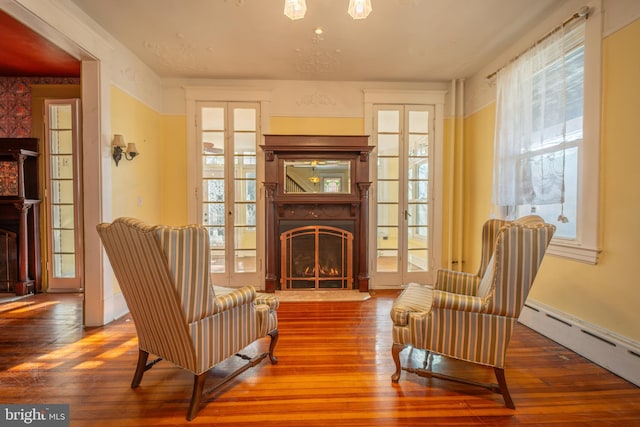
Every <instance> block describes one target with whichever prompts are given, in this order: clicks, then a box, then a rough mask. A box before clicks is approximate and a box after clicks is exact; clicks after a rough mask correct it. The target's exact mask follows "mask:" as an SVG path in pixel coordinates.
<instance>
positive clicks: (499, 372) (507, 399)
mask: <svg viewBox="0 0 640 427" xmlns="http://www.w3.org/2000/svg"><path fill="white" fill-rule="evenodd" d="M493 370H494V372H495V373H496V379H497V380H498V385H499V386H500V392H501V393H502V398H503V399H504V403H505V406H506V407H507V408H509V409H516V405H514V404H513V399H511V394H510V393H509V389H508V388H507V379H506V378H505V376H504V369H503V368H496V367H494V368H493Z"/></svg>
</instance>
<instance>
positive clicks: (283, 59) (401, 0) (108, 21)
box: [73, 0, 565, 82]
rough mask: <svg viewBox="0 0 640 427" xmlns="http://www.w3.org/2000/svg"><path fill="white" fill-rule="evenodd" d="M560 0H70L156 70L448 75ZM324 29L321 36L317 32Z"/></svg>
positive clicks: (473, 65)
mask: <svg viewBox="0 0 640 427" xmlns="http://www.w3.org/2000/svg"><path fill="white" fill-rule="evenodd" d="M564 1H565V0H372V3H373V12H371V14H370V15H369V17H368V18H367V19H365V20H358V21H355V20H353V19H352V18H351V17H350V16H349V15H348V14H347V5H348V0H307V8H308V10H307V15H306V16H305V18H304V19H301V20H297V21H291V20H289V19H288V18H287V17H285V16H284V15H283V6H284V0H188V1H186V0H73V2H74V3H75V4H77V5H78V6H79V7H80V8H81V9H83V10H84V12H85V13H87V14H88V15H89V16H90V17H92V18H93V19H94V20H95V21H97V22H98V23H99V24H100V25H101V26H102V27H104V29H106V30H107V31H108V32H109V33H111V34H112V35H113V36H114V37H115V38H116V39H118V40H119V41H120V42H121V43H122V44H124V45H125V46H127V47H128V48H129V49H130V50H131V51H132V52H133V53H135V54H136V55H137V56H138V57H139V58H140V59H141V60H142V61H144V62H145V63H146V64H147V65H148V66H149V67H151V68H152V69H153V70H154V71H155V72H156V73H157V74H158V75H159V76H161V77H175V78H215V79H227V78H233V79H281V80H335V81H349V80H358V81H415V82H418V81H419V82H425V81H449V80H451V79H454V78H466V77H469V76H471V75H473V74H474V73H475V72H476V71H478V70H479V69H481V68H482V67H483V66H485V65H487V64H488V63H489V62H490V61H491V60H492V59H494V58H495V57H496V56H497V55H498V54H499V53H500V52H501V50H503V49H505V48H506V47H507V46H509V45H510V44H511V43H512V42H513V40H514V39H517V38H518V37H519V36H520V35H522V34H524V33H526V32H527V31H528V30H530V29H531V28H532V27H533V26H534V25H535V23H536V22H539V21H540V20H541V19H543V18H544V16H545V15H547V14H549V13H550V12H551V11H553V10H555V9H557V8H559V7H561V6H562V4H563V3H564ZM316 27H321V28H322V29H323V30H324V34H323V35H322V36H321V37H320V38H318V37H316V36H315V35H314V29H315V28H316Z"/></svg>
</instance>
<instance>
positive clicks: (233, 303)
mask: <svg viewBox="0 0 640 427" xmlns="http://www.w3.org/2000/svg"><path fill="white" fill-rule="evenodd" d="M213 289H214V293H215V298H214V300H215V305H216V310H215V313H220V312H222V311H226V310H229V309H231V308H234V307H238V306H240V305H244V304H249V303H253V301H254V300H255V298H256V290H255V288H254V287H253V286H243V287H242V288H237V289H234V288H223V287H220V286H214V287H213Z"/></svg>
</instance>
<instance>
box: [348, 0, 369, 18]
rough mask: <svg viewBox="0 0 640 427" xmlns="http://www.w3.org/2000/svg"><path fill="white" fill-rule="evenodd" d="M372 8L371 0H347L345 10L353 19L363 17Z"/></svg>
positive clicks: (367, 14)
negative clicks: (347, 3) (347, 4)
mask: <svg viewBox="0 0 640 427" xmlns="http://www.w3.org/2000/svg"><path fill="white" fill-rule="evenodd" d="M372 10H373V9H372V8H371V0H349V8H348V9H347V12H348V13H349V15H351V17H352V18H353V19H364V18H366V17H367V16H369V14H370V13H371V11H372Z"/></svg>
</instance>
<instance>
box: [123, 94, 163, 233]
mask: <svg viewBox="0 0 640 427" xmlns="http://www.w3.org/2000/svg"><path fill="white" fill-rule="evenodd" d="M160 119H161V116H160V114H159V113H157V112H155V111H153V110H152V109H150V108H149V107H147V106H145V105H144V104H143V103H141V102H140V101H138V100H136V99H135V98H132V97H131V96H129V95H128V94H126V93H125V92H123V91H121V90H120V89H118V88H116V87H112V88H111V130H112V132H113V134H122V135H124V138H125V141H126V142H127V143H129V142H134V143H135V144H136V146H137V148H138V151H139V152H140V155H139V156H138V157H136V158H135V159H133V160H132V161H128V160H125V159H124V158H123V159H122V160H121V161H120V163H119V164H118V166H117V167H116V166H115V163H113V164H112V167H113V169H112V174H111V177H112V178H111V184H112V197H113V203H112V216H113V218H117V217H120V216H132V217H136V218H139V219H141V220H144V221H148V222H152V223H158V222H160V221H161V220H162V208H163V206H162V202H161V197H162V190H163V188H162V182H163V174H164V170H163V169H164V167H163V166H164V157H163V149H162V148H163V143H162V141H163V140H162V133H161V130H162V129H161V127H160V123H161V120H160ZM112 136H113V135H112Z"/></svg>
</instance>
